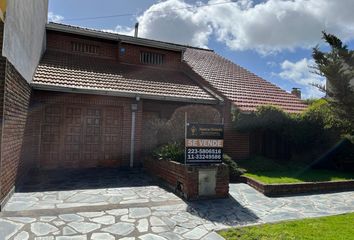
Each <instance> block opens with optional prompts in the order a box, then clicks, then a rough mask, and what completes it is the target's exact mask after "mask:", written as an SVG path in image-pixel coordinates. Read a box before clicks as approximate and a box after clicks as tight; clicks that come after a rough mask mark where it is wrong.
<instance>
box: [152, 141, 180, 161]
mask: <svg viewBox="0 0 354 240" xmlns="http://www.w3.org/2000/svg"><path fill="white" fill-rule="evenodd" d="M154 156H155V157H157V158H158V159H159V160H169V161H176V162H181V163H184V148H183V146H182V144H180V143H178V142H172V143H169V144H166V145H163V146H161V147H159V148H157V149H156V150H155V151H154Z"/></svg>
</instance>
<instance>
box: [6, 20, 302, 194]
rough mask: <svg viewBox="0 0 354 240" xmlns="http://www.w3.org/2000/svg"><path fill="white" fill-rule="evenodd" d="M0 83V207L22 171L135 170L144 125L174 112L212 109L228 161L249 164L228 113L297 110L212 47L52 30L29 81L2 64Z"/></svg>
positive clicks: (243, 139)
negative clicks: (219, 119) (273, 108)
mask: <svg viewBox="0 0 354 240" xmlns="http://www.w3.org/2000/svg"><path fill="white" fill-rule="evenodd" d="M0 78H1V79H0V80H1V81H0V88H1V92H2V95H1V96H0V101H1V103H2V104H1V107H0V113H1V117H2V128H1V131H2V134H1V136H2V137H1V145H0V146H1V165H0V177H1V185H0V190H1V195H0V200H3V199H5V198H6V196H8V194H9V193H10V192H11V191H12V190H13V188H14V186H15V185H16V181H20V180H21V177H22V176H24V174H25V172H26V171H25V169H26V170H28V169H31V168H39V169H60V168H61V169H65V168H93V167H119V168H129V167H140V166H141V164H142V162H141V161H142V159H143V158H142V154H143V153H144V152H146V151H147V149H149V148H148V144H146V143H145V142H144V141H143V139H144V130H143V129H144V122H146V121H147V119H149V118H150V117H151V116H155V117H156V116H157V117H158V118H161V119H169V118H170V117H171V116H172V114H173V113H174V112H175V110H176V109H178V108H180V107H183V106H190V105H192V106H196V107H198V106H200V105H204V106H208V107H210V108H214V109H217V111H218V112H219V113H220V114H221V116H222V119H223V123H224V125H225V130H226V131H225V152H226V153H228V154H229V155H231V156H232V157H234V158H235V159H240V158H247V157H249V154H250V137H249V135H248V134H247V133H242V134H241V133H237V132H235V131H233V130H232V126H231V108H232V107H237V108H239V109H240V110H241V111H245V112H248V111H253V110H254V109H255V108H256V107H257V106H259V105H264V104H273V105H277V106H279V107H281V108H283V109H284V110H285V111H288V112H299V111H301V110H302V109H304V108H305V106H304V105H303V104H302V103H301V101H300V100H299V99H297V98H296V97H294V96H292V95H291V94H289V93H286V92H285V91H283V90H281V89H280V88H278V87H276V86H274V85H273V84H270V83H269V82H267V81H265V80H263V79H261V78H259V77H257V76H256V75H254V74H252V73H250V72H248V71H247V70H245V69H243V68H241V67H239V66H238V65H236V64H234V63H231V62H230V61H228V60H226V59H224V58H222V57H220V56H219V55H217V54H216V53H215V52H213V51H212V50H206V49H199V48H191V47H187V46H182V45H177V44H172V43H165V42H159V41H154V40H148V39H142V38H135V37H129V36H122V35H118V34H112V33H105V32H101V31H95V30H90V29H84V28H78V27H72V26H67V25H62V24H54V23H50V24H48V25H47V30H46V51H45V53H44V55H43V56H42V58H41V61H40V63H39V65H38V67H37V70H36V72H35V75H34V77H33V81H32V82H31V83H30V84H28V83H27V81H25V80H24V79H23V78H22V77H21V74H19V73H18V72H17V71H16V68H15V67H13V66H12V65H11V63H10V62H8V61H7V60H6V58H4V57H0ZM22 179H23V178H22Z"/></svg>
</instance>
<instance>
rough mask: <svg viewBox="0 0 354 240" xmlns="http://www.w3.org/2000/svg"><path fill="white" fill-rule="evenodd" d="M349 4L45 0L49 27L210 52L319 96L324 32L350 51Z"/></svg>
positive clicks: (353, 32)
mask: <svg viewBox="0 0 354 240" xmlns="http://www.w3.org/2000/svg"><path fill="white" fill-rule="evenodd" d="M353 9H354V1H353V0H339V1H333V0H253V1H252V0H203V1H193V0H129V1H127V0H100V1H97V0H49V11H48V20H49V21H53V22H59V23H64V24H70V25H75V26H81V27H87V28H93V29H99V30H104V31H110V32H117V33H120V34H126V35H133V32H134V30H133V28H134V25H135V23H136V22H139V37H144V38H150V39H156V40H161V41H168V42H174V43H180V44H186V45H190V46H196V47H203V48H209V49H213V50H214V51H215V52H216V53H218V54H220V55H222V56H223V57H225V58H227V59H229V60H231V61H233V62H234V63H236V64H238V65H240V66H242V67H244V68H246V69H248V70H249V71H251V72H253V73H255V74H257V75H258V76H260V77H262V78H264V79H266V80H268V81H270V82H272V83H274V84H276V85H278V86H279V87H281V88H283V89H284V90H286V91H288V92H289V91H291V89H292V88H293V87H297V88H300V89H301V91H302V97H303V98H304V99H306V98H319V97H321V96H323V93H321V92H320V91H319V90H317V89H316V88H315V87H313V86H312V85H311V84H312V83H316V84H321V85H323V84H325V79H323V78H322V77H320V76H318V75H317V74H315V73H313V68H311V67H312V66H313V65H314V61H313V60H312V57H311V53H312V48H313V47H315V46H317V45H318V46H319V47H320V48H321V49H323V50H324V51H326V50H328V48H327V46H326V44H325V43H324V42H323V40H322V33H321V32H322V31H326V32H328V33H332V34H335V35H336V36H338V37H340V38H341V39H342V40H343V41H344V42H345V43H346V44H347V45H348V46H349V48H351V49H353V48H354V14H353V13H352V12H353Z"/></svg>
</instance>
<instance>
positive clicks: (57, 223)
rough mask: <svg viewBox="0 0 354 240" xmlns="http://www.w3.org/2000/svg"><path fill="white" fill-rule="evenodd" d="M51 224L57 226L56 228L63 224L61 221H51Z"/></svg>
mask: <svg viewBox="0 0 354 240" xmlns="http://www.w3.org/2000/svg"><path fill="white" fill-rule="evenodd" d="M53 224H54V225H55V226H57V227H60V226H62V225H64V224H65V222H63V221H53Z"/></svg>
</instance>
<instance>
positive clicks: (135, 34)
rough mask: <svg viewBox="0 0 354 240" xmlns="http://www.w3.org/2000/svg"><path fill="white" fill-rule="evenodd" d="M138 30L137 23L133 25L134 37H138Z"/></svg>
mask: <svg viewBox="0 0 354 240" xmlns="http://www.w3.org/2000/svg"><path fill="white" fill-rule="evenodd" d="M138 30H139V23H138V22H137V23H135V32H134V37H138Z"/></svg>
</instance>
